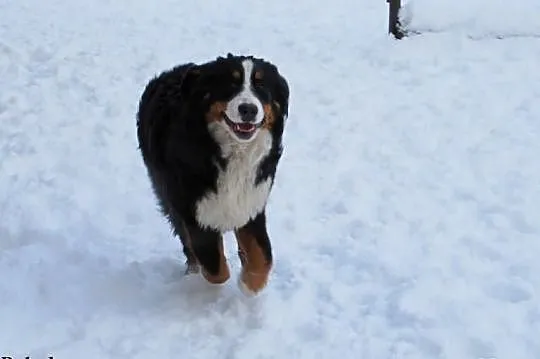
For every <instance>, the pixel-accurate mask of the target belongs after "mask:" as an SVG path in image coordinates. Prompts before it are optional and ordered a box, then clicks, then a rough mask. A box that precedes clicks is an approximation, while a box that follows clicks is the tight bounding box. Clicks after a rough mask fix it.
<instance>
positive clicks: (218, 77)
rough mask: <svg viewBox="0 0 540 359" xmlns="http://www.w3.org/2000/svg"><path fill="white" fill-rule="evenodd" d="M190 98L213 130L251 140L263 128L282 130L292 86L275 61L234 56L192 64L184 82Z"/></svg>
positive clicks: (188, 98)
mask: <svg viewBox="0 0 540 359" xmlns="http://www.w3.org/2000/svg"><path fill="white" fill-rule="evenodd" d="M182 87H183V89H182V92H183V93H184V96H186V97H185V98H186V99H187V101H188V102H189V103H190V104H192V105H196V106H197V107H198V108H199V109H201V110H202V111H203V113H205V121H206V122H207V126H208V127H209V129H211V130H212V131H211V132H215V131H216V129H217V130H219V131H222V132H226V133H228V134H229V135H230V136H228V137H230V138H231V139H232V140H233V141H237V142H250V141H252V140H253V139H254V138H256V137H257V134H258V133H259V132H260V131H264V130H268V131H271V132H272V131H273V130H274V129H276V130H278V129H279V131H280V132H281V131H282V130H283V121H284V120H285V119H286V117H287V115H288V106H289V87H288V84H287V81H286V80H285V78H284V77H283V76H281V75H280V73H279V72H278V69H277V68H276V66H274V65H273V64H271V63H269V62H267V61H264V60H262V59H258V58H254V57H251V56H249V57H247V56H233V55H231V54H229V55H228V56H227V57H219V58H217V59H216V60H215V61H212V62H208V63H205V64H202V65H194V66H192V67H191V68H190V69H189V70H188V72H187V74H186V76H185V80H184V83H183V85H182Z"/></svg>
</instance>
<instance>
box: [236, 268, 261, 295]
mask: <svg viewBox="0 0 540 359" xmlns="http://www.w3.org/2000/svg"><path fill="white" fill-rule="evenodd" d="M267 283H268V273H265V272H263V273H254V272H248V271H245V270H242V273H241V274H240V276H239V277H238V283H237V284H238V288H239V289H240V291H241V292H242V293H243V294H244V295H245V296H247V297H254V296H256V295H258V294H259V293H260V292H261V291H262V290H263V289H264V288H265V287H266V285H267Z"/></svg>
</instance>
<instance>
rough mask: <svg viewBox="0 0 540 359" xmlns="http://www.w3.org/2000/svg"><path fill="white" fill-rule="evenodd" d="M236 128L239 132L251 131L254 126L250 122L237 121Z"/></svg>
mask: <svg viewBox="0 0 540 359" xmlns="http://www.w3.org/2000/svg"><path fill="white" fill-rule="evenodd" d="M236 130H237V131H239V132H252V131H253V130H255V126H254V125H252V124H250V123H237V124H236Z"/></svg>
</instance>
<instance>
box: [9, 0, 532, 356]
mask: <svg viewBox="0 0 540 359" xmlns="http://www.w3.org/2000/svg"><path fill="white" fill-rule="evenodd" d="M412 1H415V0H409V2H412ZM416 1H417V3H416V4H414V5H415V6H413V7H412V8H413V9H412V11H411V12H413V13H414V12H416V14H417V16H413V17H412V19H410V24H411V27H415V28H416V29H419V30H426V31H427V32H426V33H425V34H424V35H420V36H413V37H411V38H407V39H404V40H402V41H395V40H393V39H391V38H390V37H388V36H387V35H386V33H385V30H386V26H387V24H386V19H387V4H386V2H385V1H383V0H377V1H374V0H334V1H332V2H331V5H330V4H328V5H326V4H323V3H320V4H319V5H317V6H314V2H313V1H312V0H297V1H289V0H274V1H271V2H266V1H258V0H256V1H251V2H245V3H243V4H240V3H239V2H237V1H233V0H222V1H218V0H206V1H193V2H187V1H185V2H183V1H178V0H176V1H173V0H163V1H160V2H159V5H156V2H152V1H138V0H137V1H128V0H118V1H111V0H81V1H67V0H48V1H43V0H0V356H2V355H11V356H13V358H14V359H15V358H20V357H24V355H32V358H46V356H47V355H53V356H54V358H56V359H62V358H65V359H67V358H79V359H87V358H111V359H142V358H145V359H146V358H181V359H188V358H195V359H197V358H201V359H212V358H227V359H233V358H234V359H236V358H238V359H243V358H249V359H251V358H277V359H286V358H295V359H296V358H298V359H303V358H307V359H312V358H317V359H334V358H343V359H345V358H347V359H348V358H351V359H354V358H360V359H401V358H410V359H437V358H441V359H443V358H444V359H473V358H474V359H480V358H483V359H487V358H496V359H538V358H540V260H539V256H540V160H539V156H540V27H539V26H540V22H539V21H538V19H539V18H540V7H539V6H540V5H538V4H539V3H538V1H537V0H517V1H515V2H507V1H505V2H503V1H489V0H483V1H480V0H471V1H467V0H459V1H457V0H453V1H449V0H440V3H441V6H440V7H434V6H433V5H430V4H429V3H430V1H432V0H429V1H428V0H416ZM443 3H444V4H443ZM456 4H459V5H456ZM409 5H410V4H409ZM485 6H490V7H489V8H488V9H489V11H483V9H485V8H484V7H485ZM441 9H443V10H444V11H445V14H441V11H443V10H441ZM409 10H411V8H409ZM413 15H414V14H413ZM443 15H444V16H443ZM506 35H508V36H506ZM516 35H518V36H516ZM228 51H232V52H236V53H252V54H256V55H258V56H263V57H265V58H267V59H269V60H271V61H273V62H275V63H277V64H278V66H279V67H280V69H281V71H282V73H283V74H285V76H286V77H287V78H288V80H289V83H290V87H291V108H290V118H289V121H288V127H287V129H286V135H285V141H286V150H285V155H284V158H283V161H282V163H281V165H280V168H279V171H278V178H277V182H276V186H275V189H274V192H273V194H272V197H271V201H270V203H269V214H268V216H269V231H270V235H271V237H272V240H273V246H274V253H275V261H276V262H275V270H274V272H273V275H272V277H271V281H270V284H269V286H268V287H267V289H266V290H265V291H264V292H263V294H262V295H261V296H259V297H256V298H246V297H244V296H243V295H242V294H241V292H240V291H239V289H238V288H237V287H236V285H235V280H234V278H232V280H231V281H230V282H228V283H227V284H226V285H225V286H222V287H218V288H216V287H211V286H210V285H208V284H206V283H205V282H204V281H203V280H202V279H201V278H200V277H197V276H190V277H184V276H183V270H184V267H183V257H182V256H181V253H180V246H179V243H178V242H177V241H176V240H174V239H173V238H172V236H171V234H170V231H169V227H168V224H167V223H166V222H165V220H164V219H163V218H162V217H161V216H160V214H159V213H158V211H157V207H156V204H155V200H154V197H153V195H152V192H151V190H150V185H149V181H148V179H147V177H146V172H145V170H144V167H143V165H142V160H141V158H140V156H139V153H138V151H137V143H136V137H135V111H136V107H137V103H138V100H139V96H140V94H141V92H142V89H143V87H144V85H145V84H146V81H148V79H149V78H150V77H151V76H153V75H154V74H156V73H157V72H160V71H162V70H164V69H166V68H168V67H171V66H173V65H175V64H177V63H180V62H185V61H205V60H208V59H212V58H215V57H216V56H217V55H224V54H226V53H227V52H228ZM227 254H228V255H229V258H230V261H231V264H232V271H233V276H235V275H237V274H238V272H239V266H240V264H239V261H238V259H237V258H236V247H235V243H234V240H233V239H232V237H230V236H228V237H227Z"/></svg>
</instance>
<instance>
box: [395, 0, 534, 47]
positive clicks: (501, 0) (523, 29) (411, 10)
mask: <svg viewBox="0 0 540 359" xmlns="http://www.w3.org/2000/svg"><path fill="white" fill-rule="evenodd" d="M403 4H404V5H403V19H404V21H405V23H410V29H412V30H416V31H422V32H425V31H435V32H441V31H452V32H454V33H458V32H459V33H462V34H468V35H469V36H471V37H534V38H540V21H539V19H540V1H538V0H515V1H508V0H457V1H456V0H404V1H403Z"/></svg>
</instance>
